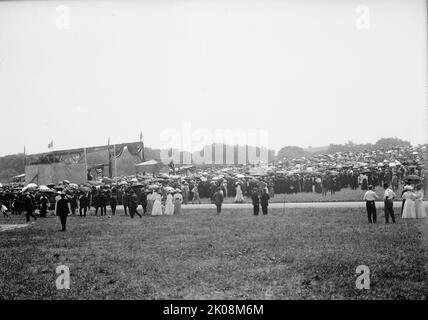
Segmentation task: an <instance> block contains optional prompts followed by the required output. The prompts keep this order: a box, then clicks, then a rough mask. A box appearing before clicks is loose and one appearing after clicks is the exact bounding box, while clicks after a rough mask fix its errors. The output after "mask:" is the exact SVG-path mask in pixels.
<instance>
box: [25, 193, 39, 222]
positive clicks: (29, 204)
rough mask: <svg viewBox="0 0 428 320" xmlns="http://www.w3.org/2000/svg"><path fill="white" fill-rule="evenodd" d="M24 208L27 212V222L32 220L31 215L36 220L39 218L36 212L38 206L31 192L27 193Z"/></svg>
mask: <svg viewBox="0 0 428 320" xmlns="http://www.w3.org/2000/svg"><path fill="white" fill-rule="evenodd" d="M24 208H25V211H26V213H27V215H26V219H27V222H30V216H31V217H33V218H34V220H37V216H36V215H35V214H34V210H35V208H36V206H35V203H34V200H33V198H32V197H31V195H30V194H29V193H27V194H26V196H25V200H24Z"/></svg>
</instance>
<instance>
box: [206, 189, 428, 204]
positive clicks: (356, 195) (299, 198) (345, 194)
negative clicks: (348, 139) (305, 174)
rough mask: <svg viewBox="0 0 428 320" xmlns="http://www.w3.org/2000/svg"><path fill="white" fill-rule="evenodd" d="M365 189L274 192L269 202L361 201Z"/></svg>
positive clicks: (208, 201) (398, 192)
mask: <svg viewBox="0 0 428 320" xmlns="http://www.w3.org/2000/svg"><path fill="white" fill-rule="evenodd" d="M374 191H375V192H376V194H377V195H378V196H379V199H382V198H383V193H384V191H385V190H384V189H383V188H380V187H377V188H375V190H374ZM365 192H366V191H365V190H361V189H357V190H352V189H350V188H347V189H342V190H340V191H338V192H336V193H335V194H333V195H331V194H330V193H328V194H327V196H326V197H324V196H323V195H322V194H320V193H315V192H299V193H295V194H276V195H275V196H274V197H273V198H271V199H270V200H269V201H270V202H271V203H274V202H284V201H285V202H329V201H362V199H363V196H364V193H365ZM396 194H397V196H398V197H399V196H400V195H401V187H400V188H399V189H398V191H397V192H396ZM424 199H425V200H428V192H427V194H425V197H424ZM201 202H202V203H210V200H209V199H202V200H201ZM233 202H235V198H233V197H228V198H226V199H225V203H233ZM245 202H248V203H250V202H251V199H250V198H247V197H245Z"/></svg>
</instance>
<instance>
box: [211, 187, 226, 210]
mask: <svg viewBox="0 0 428 320" xmlns="http://www.w3.org/2000/svg"><path fill="white" fill-rule="evenodd" d="M223 200H224V196H223V192H222V191H221V188H220V187H219V188H217V191H216V192H215V193H214V195H213V201H214V204H215V205H216V207H217V214H220V213H221V205H222V204H223Z"/></svg>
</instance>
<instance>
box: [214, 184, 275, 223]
mask: <svg viewBox="0 0 428 320" xmlns="http://www.w3.org/2000/svg"><path fill="white" fill-rule="evenodd" d="M239 188H240V186H239V185H237V189H239ZM237 191H238V192H237V195H236V197H239V196H240V197H242V199H239V200H240V201H236V198H235V202H237V203H242V202H244V201H243V196H242V192H241V193H239V190H237ZM269 199H270V196H269V193H268V190H267V189H266V188H262V189H257V188H254V189H253V192H252V194H251V200H252V204H253V214H254V215H255V216H258V215H259V212H260V207H261V208H262V212H263V215H267V214H268V206H269ZM223 201H224V193H223V190H222V189H221V188H218V189H217V191H216V192H215V193H214V195H213V197H212V199H211V202H212V203H214V204H215V205H216V207H217V214H220V213H221V207H222V204H223Z"/></svg>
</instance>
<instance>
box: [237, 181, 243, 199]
mask: <svg viewBox="0 0 428 320" xmlns="http://www.w3.org/2000/svg"><path fill="white" fill-rule="evenodd" d="M235 202H236V203H242V202H244V196H243V195H242V189H241V185H240V184H239V183H238V182H237V183H236V197H235Z"/></svg>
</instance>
